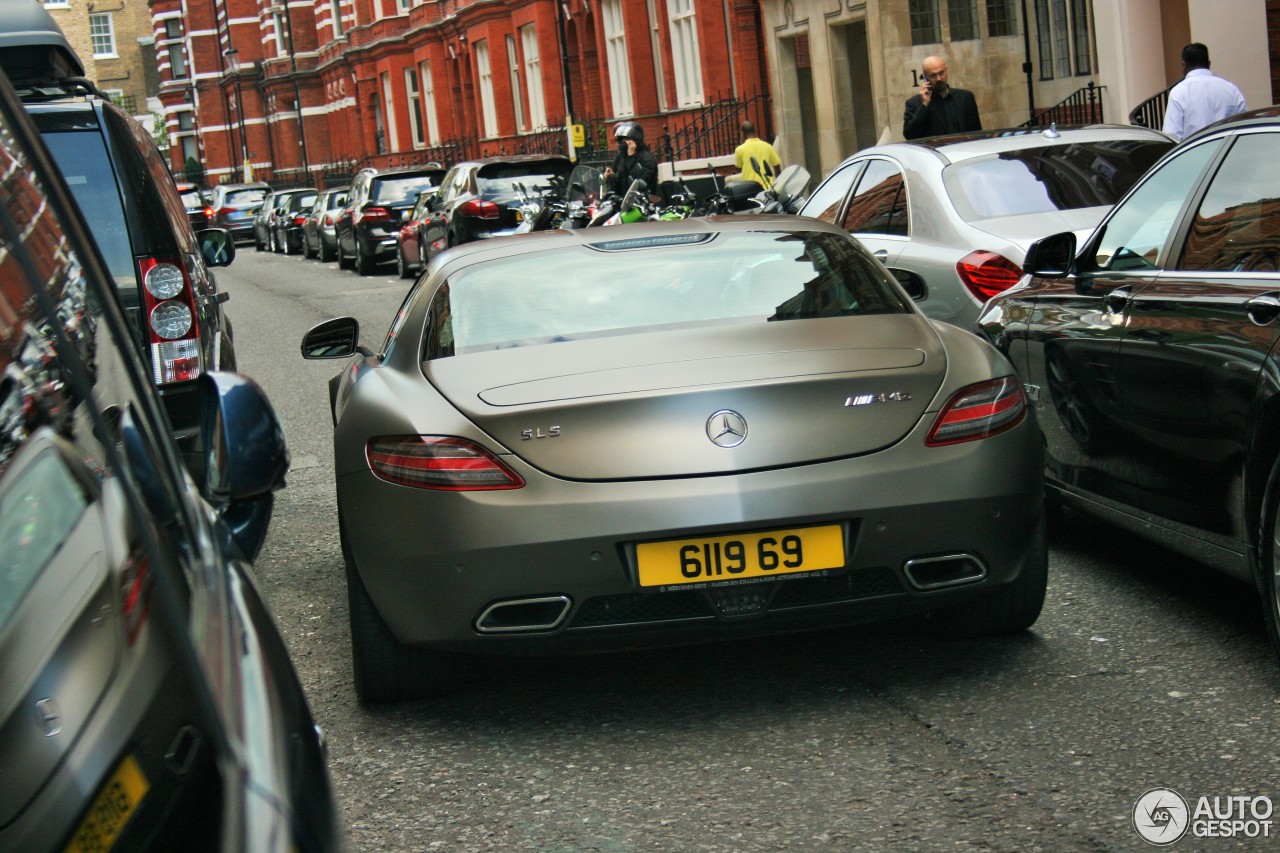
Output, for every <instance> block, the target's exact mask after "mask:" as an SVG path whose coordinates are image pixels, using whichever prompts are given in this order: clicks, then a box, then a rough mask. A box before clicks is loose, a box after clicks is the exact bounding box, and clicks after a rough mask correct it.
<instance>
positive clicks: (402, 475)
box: [365, 435, 524, 492]
mask: <svg viewBox="0 0 1280 853" xmlns="http://www.w3.org/2000/svg"><path fill="white" fill-rule="evenodd" d="M365 455H366V457H367V458H368V460H369V467H370V469H372V470H373V473H374V475H375V476H377V477H378V478H379V479H382V480H386V481H387V482H389V483H398V484H400V485H402V486H413V487H415V488H419V489H443V490H445V491H455V492H461V491H485V490H494V489H518V488H520V487H522V486H523V485H524V480H522V479H521V478H520V475H519V474H517V473H516V472H515V471H512V470H511V469H510V468H508V467H507V466H506V465H504V464H503V463H502V462H500V461H499V460H498V458H497V457H496V456H494V455H493V454H492V453H490V452H489V451H487V450H485V449H484V448H483V447H481V446H480V445H478V444H476V443H475V442H473V441H468V440H467V439H465V438H448V437H443V436H434V435H392V436H383V437H380V438H375V439H372V440H371V441H370V442H369V444H368V446H367V447H365Z"/></svg>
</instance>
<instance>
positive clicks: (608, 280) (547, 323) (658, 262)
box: [426, 229, 912, 359]
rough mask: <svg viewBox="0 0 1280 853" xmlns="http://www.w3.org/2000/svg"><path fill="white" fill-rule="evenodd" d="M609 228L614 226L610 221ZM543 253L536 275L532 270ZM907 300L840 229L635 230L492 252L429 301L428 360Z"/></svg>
mask: <svg viewBox="0 0 1280 853" xmlns="http://www.w3.org/2000/svg"><path fill="white" fill-rule="evenodd" d="M604 230H606V231H607V230H608V229H604ZM534 263H536V267H537V270H538V274H537V275H536V276H530V275H529V269H530V268H531V266H532V265H533V264H534ZM911 310H912V309H911V307H910V306H909V304H908V303H907V302H906V301H905V299H904V298H903V297H902V296H901V295H900V292H899V291H898V289H897V288H896V287H894V286H893V285H892V284H891V283H890V281H889V279H888V276H887V274H886V273H885V271H884V269H883V267H881V266H879V265H878V264H876V263H874V261H873V260H872V259H871V258H870V256H869V255H868V254H867V253H866V252H865V251H864V250H863V249H862V248H861V247H860V246H859V245H858V244H856V243H855V242H854V241H852V240H850V239H849V238H847V237H845V236H843V235H835V234H827V233H817V232H803V231H802V232H764V233H762V232H756V233H732V234H715V235H708V234H693V235H678V236H675V235H672V236H658V237H647V238H646V237H640V238H632V239H629V240H613V241H607V242H600V243H596V244H593V245H590V246H577V245H574V246H566V247H562V248H558V249H554V250H550V251H545V252H541V253H539V255H538V257H537V258H536V261H531V259H530V257H529V256H528V255H520V256H516V257H510V258H504V259H501V260H493V261H489V262H487V263H484V264H479V265H476V266H473V267H468V268H466V269H464V270H462V271H460V272H458V273H456V274H455V275H453V276H450V278H449V280H448V282H447V283H446V284H445V285H444V286H442V287H441V288H440V290H439V291H438V292H437V293H436V294H435V296H434V297H433V300H432V305H431V309H430V314H431V318H430V320H429V321H428V322H429V326H430V329H431V333H430V334H429V335H428V340H427V348H426V358H428V359H432V358H444V357H448V356H451V355H461V354H463V353H467V352H480V351H484V350H495V349H506V348H510V347H518V346H531V345H539V344H551V343H560V342H564V341H572V340H579V339H585V338H593V337H603V336H608V335H623V334H639V333H644V332H650V331H657V330H664V329H678V328H696V327H699V326H707V325H714V324H721V323H765V322H772V321H780V320H807V319H816V318H822V317H849V316H857V315H864V314H904V313H909V312H911Z"/></svg>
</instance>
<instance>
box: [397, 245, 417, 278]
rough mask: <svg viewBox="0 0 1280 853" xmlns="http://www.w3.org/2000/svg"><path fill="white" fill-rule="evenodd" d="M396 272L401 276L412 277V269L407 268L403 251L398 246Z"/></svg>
mask: <svg viewBox="0 0 1280 853" xmlns="http://www.w3.org/2000/svg"><path fill="white" fill-rule="evenodd" d="M396 272H397V273H398V274H399V275H400V277H401V278H412V277H413V270H411V269H409V267H408V265H407V264H405V262H404V253H403V252H401V251H400V249H399V248H397V249H396Z"/></svg>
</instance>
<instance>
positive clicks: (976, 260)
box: [956, 249, 1022, 302]
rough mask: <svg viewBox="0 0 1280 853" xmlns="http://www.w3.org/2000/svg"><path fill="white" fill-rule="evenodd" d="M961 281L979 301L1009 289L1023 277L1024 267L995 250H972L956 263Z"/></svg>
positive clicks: (984, 300)
mask: <svg viewBox="0 0 1280 853" xmlns="http://www.w3.org/2000/svg"><path fill="white" fill-rule="evenodd" d="M956 272H957V273H959V274H960V281H962V282H964V286H965V287H967V288H968V289H969V292H970V293H972V294H973V296H974V298H975V299H977V300H978V301H979V302H986V301H987V300H988V299H990V298H991V297H993V296H995V295H996V294H997V293H1000V292H1001V291H1004V290H1008V289H1009V288H1011V287H1013V286H1014V285H1015V284H1017V283H1018V280H1019V279H1021V278H1022V267H1020V266H1018V265H1017V264H1015V263H1014V262H1013V261H1011V260H1009V259H1008V258H1006V257H1005V256H1004V255H999V254H996V253H995V252H986V251H982V250H981V249H980V250H978V251H976V252H970V253H969V254H967V255H965V256H964V257H963V258H961V259H960V260H959V261H958V262H957V263H956Z"/></svg>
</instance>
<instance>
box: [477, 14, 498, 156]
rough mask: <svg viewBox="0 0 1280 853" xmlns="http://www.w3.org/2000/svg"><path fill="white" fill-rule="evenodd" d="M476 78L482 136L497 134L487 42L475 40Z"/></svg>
mask: <svg viewBox="0 0 1280 853" xmlns="http://www.w3.org/2000/svg"><path fill="white" fill-rule="evenodd" d="M474 52H475V55H476V79H477V80H479V81H480V112H481V114H482V116H483V117H484V138H485V139H494V138H496V137H497V135H498V108H497V106H496V105H495V104H494V102H493V63H491V62H490V61H489V42H488V41H487V40H485V39H481V40H480V41H478V42H476V44H475V48H474Z"/></svg>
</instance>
